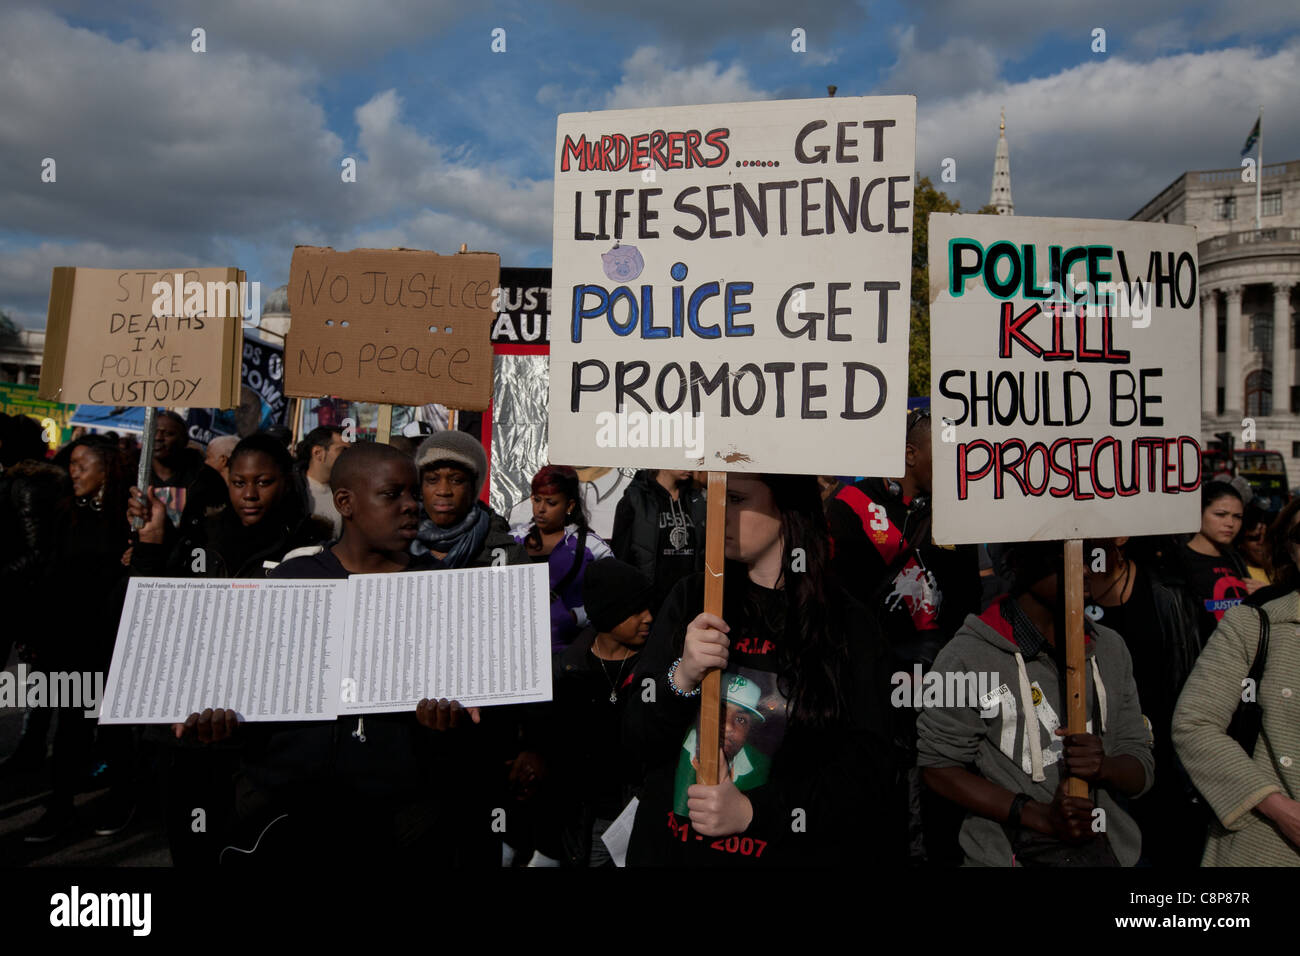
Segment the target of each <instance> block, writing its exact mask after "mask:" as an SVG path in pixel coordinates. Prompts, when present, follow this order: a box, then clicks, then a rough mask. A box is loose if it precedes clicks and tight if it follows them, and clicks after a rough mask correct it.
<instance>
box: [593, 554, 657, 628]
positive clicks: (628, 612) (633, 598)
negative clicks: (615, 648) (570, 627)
mask: <svg viewBox="0 0 1300 956" xmlns="http://www.w3.org/2000/svg"><path fill="white" fill-rule="evenodd" d="M653 594H654V582H653V581H651V580H650V579H649V578H648V577H646V576H645V575H644V574H642V573H641V572H640V571H638V570H637V569H636V568H634V567H632V565H630V564H624V563H623V562H622V561H619V560H618V559H617V558H605V559H604V560H601V561H596V562H594V563H593V564H589V565H587V573H586V574H585V575H584V576H583V579H582V602H583V604H584V605H585V607H586V611H587V620H589V621H590V622H591V626H592V627H594V628H595V629H596V630H597V631H600V632H602V633H606V634H607V633H609V632H610V631H611V630H613V629H614V628H616V627H618V625H620V624H622V623H623V622H624V621H626V620H627V619H628V618H629V617H631V616H632V615H633V614H640V613H641V612H642V611H644V610H646V608H648V607H649V606H650V599H651V597H652V596H653Z"/></svg>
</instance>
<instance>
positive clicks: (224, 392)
mask: <svg viewBox="0 0 1300 956" xmlns="http://www.w3.org/2000/svg"><path fill="white" fill-rule="evenodd" d="M244 288H245V287H244V273H242V272H240V271H239V270H238V269H161V270H159V269H74V268H62V267H60V268H56V269H55V270H54V275H53V278H52V280H51V283H50V306H49V318H48V322H47V324H46V327H45V356H44V359H43V361H42V363H41V391H40V395H41V398H48V399H53V400H57V401H60V402H64V403H84V404H89V405H108V406H148V405H162V406H175V405H184V406H188V405H206V406H209V407H212V408H229V407H230V406H231V405H233V404H234V403H235V401H236V397H237V396H238V394H239V351H240V346H241V344H242V342H243V323H242V321H241V320H240V315H241V305H242V301H243V300H244V299H245V297H246V296H245V291H244Z"/></svg>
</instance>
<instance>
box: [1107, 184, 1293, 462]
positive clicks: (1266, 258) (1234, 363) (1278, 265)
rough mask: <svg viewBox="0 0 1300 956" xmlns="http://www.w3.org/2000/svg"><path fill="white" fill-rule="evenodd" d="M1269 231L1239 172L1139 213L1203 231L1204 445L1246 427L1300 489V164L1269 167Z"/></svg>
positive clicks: (1169, 194)
mask: <svg viewBox="0 0 1300 956" xmlns="http://www.w3.org/2000/svg"><path fill="white" fill-rule="evenodd" d="M1259 185H1260V192H1261V203H1260V210H1259V212H1260V228H1258V229H1256V228H1255V184H1254V183H1245V182H1242V169H1241V168H1240V167H1235V168H1229V169H1209V170H1202V171H1194V172H1186V173H1183V174H1182V175H1181V176H1179V177H1178V178H1177V179H1175V180H1174V181H1173V182H1172V183H1170V184H1169V186H1167V187H1166V188H1165V189H1164V190H1163V191H1162V192H1161V193H1160V194H1159V195H1158V196H1156V197H1155V198H1154V199H1152V200H1151V201H1150V202H1148V203H1147V204H1146V205H1145V206H1143V207H1142V208H1141V209H1140V210H1138V212H1137V213H1135V214H1134V215H1133V217H1132V218H1133V219H1137V220H1143V221H1146V222H1170V223H1178V224H1181V225H1191V226H1195V227H1196V238H1197V263H1198V276H1197V278H1198V284H1199V289H1200V305H1201V432H1202V435H1201V438H1202V442H1204V441H1206V440H1208V439H1209V438H1211V437H1212V436H1213V435H1214V433H1215V432H1221V431H1231V432H1232V433H1233V434H1235V435H1237V436H1238V438H1237V444H1238V447H1241V444H1242V435H1243V431H1244V428H1245V426H1244V425H1243V420H1244V419H1247V418H1249V419H1252V420H1253V422H1254V425H1255V434H1256V439H1257V441H1258V442H1259V444H1260V445H1261V446H1262V447H1264V448H1267V449H1270V450H1276V451H1280V452H1281V453H1282V455H1283V457H1284V458H1285V460H1286V463H1287V478H1288V483H1289V485H1290V486H1291V487H1295V486H1297V485H1300V414H1297V413H1300V393H1298V391H1297V385H1296V349H1297V347H1300V335H1297V329H1296V303H1297V288H1296V286H1297V284H1298V283H1300V160H1293V161H1291V162H1286V163H1276V164H1273V165H1269V166H1266V167H1264V170H1263V176H1262V179H1261V180H1260V184H1259Z"/></svg>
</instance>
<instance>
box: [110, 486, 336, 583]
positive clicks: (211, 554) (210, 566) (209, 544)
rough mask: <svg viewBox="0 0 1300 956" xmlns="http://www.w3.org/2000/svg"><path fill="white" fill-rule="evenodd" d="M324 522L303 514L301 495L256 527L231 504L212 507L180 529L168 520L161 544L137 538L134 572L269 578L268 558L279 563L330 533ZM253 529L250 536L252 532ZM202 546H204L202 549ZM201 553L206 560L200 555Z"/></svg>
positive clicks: (134, 551) (288, 501)
mask: <svg viewBox="0 0 1300 956" xmlns="http://www.w3.org/2000/svg"><path fill="white" fill-rule="evenodd" d="M330 530H331V529H330V528H328V527H327V526H326V525H325V523H324V522H320V521H318V520H316V519H314V518H310V517H304V516H303V515H301V514H300V513H299V511H298V507H297V503H296V500H295V499H293V498H291V497H290V498H286V499H283V501H282V502H281V506H280V507H278V508H277V509H276V511H275V513H273V514H270V515H267V516H266V518H265V519H263V521H262V522H260V523H259V525H258V527H257V530H256V531H254V532H250V531H248V530H247V529H244V528H243V527H242V526H241V525H240V524H239V518H238V517H237V516H236V515H235V512H234V509H233V508H231V507H230V506H229V505H227V506H225V507H223V508H220V509H217V510H215V511H209V512H208V513H207V514H205V515H204V516H203V518H202V520H201V521H197V522H191V523H189V524H188V525H187V524H186V522H184V521H182V524H181V527H180V528H179V529H174V528H172V526H171V523H170V522H168V523H167V525H166V530H165V531H164V535H163V543H162V544H149V543H146V542H143V541H141V542H137V543H136V545H135V548H134V549H133V551H132V553H131V573H132V574H133V575H137V576H147V577H178V578H188V577H201V578H264V577H266V576H267V571H268V568H266V567H265V566H264V565H265V563H266V562H271V563H273V564H278V563H279V562H280V561H281V560H283V558H284V556H285V555H286V554H287V553H288V552H290V551H292V550H294V549H295V548H302V547H306V546H308V545H312V544H319V543H320V542H322V541H326V540H328V539H329V535H330ZM249 535H252V536H253V537H252V539H251V540H250V539H249V538H248V537H246V536H249ZM198 552H201V554H199V553H198ZM200 558H201V560H200Z"/></svg>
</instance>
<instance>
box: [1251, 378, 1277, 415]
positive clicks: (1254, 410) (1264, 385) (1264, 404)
mask: <svg viewBox="0 0 1300 956" xmlns="http://www.w3.org/2000/svg"><path fill="white" fill-rule="evenodd" d="M1272 414H1273V373H1272V372H1271V371H1270V370H1269V369H1266V368H1261V369H1256V370H1255V371H1253V372H1251V373H1250V374H1249V375H1247V376H1246V415H1247V416H1248V417H1251V418H1253V417H1255V416H1257V415H1272Z"/></svg>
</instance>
